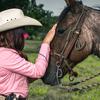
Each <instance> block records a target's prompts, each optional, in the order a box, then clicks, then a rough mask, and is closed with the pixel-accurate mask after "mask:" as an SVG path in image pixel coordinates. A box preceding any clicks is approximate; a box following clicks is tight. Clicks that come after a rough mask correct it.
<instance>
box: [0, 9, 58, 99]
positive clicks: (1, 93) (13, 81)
mask: <svg viewBox="0 0 100 100" xmlns="http://www.w3.org/2000/svg"><path fill="white" fill-rule="evenodd" d="M29 25H35V26H41V23H40V22H38V21H37V20H35V19H33V18H30V17H27V16H25V15H24V14H23V12H22V10H20V9H8V10H5V11H2V12H0V98H1V99H0V100H5V99H6V100H7V99H9V98H12V99H11V100H13V99H14V98H16V99H17V100H26V98H27V96H28V85H29V81H28V78H32V79H33V80H34V79H37V78H41V77H42V76H43V75H44V73H45V71H46V68H47V66H48V59H49V52H50V43H51V41H52V39H53V37H54V35H55V28H56V25H54V26H53V28H52V29H51V30H50V31H49V32H48V33H47V35H46V37H45V38H44V40H43V42H42V44H41V48H40V51H39V54H38V57H37V60H36V62H35V63H34V64H33V63H31V62H29V61H27V57H26V55H25V54H23V52H22V50H23V48H24V36H23V32H24V31H23V29H24V28H23V26H29ZM14 100H15V99H14Z"/></svg>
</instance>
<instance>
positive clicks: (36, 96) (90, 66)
mask: <svg viewBox="0 0 100 100" xmlns="http://www.w3.org/2000/svg"><path fill="white" fill-rule="evenodd" d="M40 43H41V42H40V41H26V46H25V49H24V51H25V52H26V53H27V55H28V57H29V60H30V61H31V62H34V61H35V59H36V57H37V52H38V51H39V47H40ZM74 70H75V71H77V72H78V74H79V75H78V78H76V79H75V80H74V82H76V81H79V80H81V79H84V78H87V77H89V76H91V75H93V74H96V73H98V72H100V59H99V58H98V57H96V56H93V55H91V56H89V57H88V58H87V59H85V60H84V61H83V62H81V63H80V64H78V65H77V66H76V67H75V69H74ZM68 82H69V80H68V75H66V76H65V77H64V78H63V79H62V83H68ZM95 82H99V83H100V76H98V77H96V78H94V79H92V80H89V81H87V82H85V83H81V84H80V85H78V86H76V87H80V88H81V87H82V86H84V85H87V84H92V83H95ZM29 100H100V86H97V87H93V88H92V89H88V90H82V91H77V92H67V91H66V89H60V88H58V87H53V86H49V85H45V84H44V83H43V82H42V81H41V79H39V80H36V81H34V82H33V83H32V84H30V89H29Z"/></svg>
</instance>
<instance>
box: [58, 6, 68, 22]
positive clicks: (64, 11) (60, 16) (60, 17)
mask: <svg viewBox="0 0 100 100" xmlns="http://www.w3.org/2000/svg"><path fill="white" fill-rule="evenodd" d="M69 11H70V6H69V7H65V8H64V10H63V11H62V12H61V14H60V15H59V17H58V22H60V21H62V20H63V18H64V17H65V15H66V14H67V13H68V12H69Z"/></svg>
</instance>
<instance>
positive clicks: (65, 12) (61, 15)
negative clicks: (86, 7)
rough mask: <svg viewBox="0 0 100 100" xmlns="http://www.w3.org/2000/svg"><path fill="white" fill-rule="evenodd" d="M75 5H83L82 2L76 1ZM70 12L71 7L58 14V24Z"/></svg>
mask: <svg viewBox="0 0 100 100" xmlns="http://www.w3.org/2000/svg"><path fill="white" fill-rule="evenodd" d="M76 5H83V2H82V1H77V2H76ZM70 10H71V6H67V7H65V8H64V10H63V11H62V12H61V13H60V15H59V17H58V22H60V21H62V20H63V18H64V17H65V16H66V14H67V13H68V12H69V11H70Z"/></svg>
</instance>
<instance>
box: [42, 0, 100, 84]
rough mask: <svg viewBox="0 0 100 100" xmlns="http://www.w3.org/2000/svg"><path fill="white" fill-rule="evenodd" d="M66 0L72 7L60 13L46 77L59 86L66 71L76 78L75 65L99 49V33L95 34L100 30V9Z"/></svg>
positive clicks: (69, 6) (48, 80)
mask: <svg viewBox="0 0 100 100" xmlns="http://www.w3.org/2000/svg"><path fill="white" fill-rule="evenodd" d="M65 1H66V3H67V5H68V6H67V7H66V8H65V9H64V10H63V11H62V13H61V14H60V16H59V19H58V24H57V28H56V35H55V37H54V39H53V41H52V43H51V54H50V61H49V64H48V68H47V70H46V73H45V75H44V77H43V78H42V80H43V82H44V83H45V84H50V85H57V84H59V83H60V80H61V78H63V77H64V76H65V75H66V74H69V75H70V76H75V77H76V76H77V72H74V71H73V68H74V67H75V65H76V64H78V63H79V62H81V61H83V60H84V59H85V58H87V57H88V55H90V54H92V53H94V52H95V51H96V50H98V49H96V47H97V46H96V45H97V44H95V41H96V40H97V38H98V36H97V35H95V34H94V33H96V34H97V33H98V32H100V29H99V28H98V25H100V23H99V22H98V21H99V20H100V11H96V10H94V9H92V8H89V7H87V6H84V5H83V4H82V2H79V1H75V0H65ZM94 23H95V24H94ZM97 30H98V31H97ZM96 31H97V32H96ZM99 41H100V40H99ZM94 48H95V49H94Z"/></svg>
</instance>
